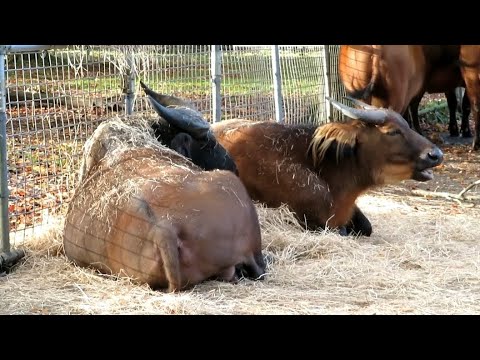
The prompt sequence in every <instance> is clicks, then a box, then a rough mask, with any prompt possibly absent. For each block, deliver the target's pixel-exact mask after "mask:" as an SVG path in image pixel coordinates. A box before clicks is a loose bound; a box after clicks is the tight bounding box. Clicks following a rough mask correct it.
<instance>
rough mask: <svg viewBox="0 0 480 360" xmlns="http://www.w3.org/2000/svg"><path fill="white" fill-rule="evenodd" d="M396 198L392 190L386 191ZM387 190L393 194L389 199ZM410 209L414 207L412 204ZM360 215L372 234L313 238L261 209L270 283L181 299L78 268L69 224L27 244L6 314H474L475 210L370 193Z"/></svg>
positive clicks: (477, 296) (1, 307)
mask: <svg viewBox="0 0 480 360" xmlns="http://www.w3.org/2000/svg"><path fill="white" fill-rule="evenodd" d="M389 189H390V190H391V189H394V187H389ZM387 190H388V189H387ZM406 200H407V201H406ZM358 203H359V206H360V207H361V208H362V210H364V212H365V213H366V215H367V216H369V218H370V220H371V221H372V224H373V226H374V233H373V234H372V236H371V237H370V238H366V237H359V238H355V237H341V236H339V235H337V234H336V233H332V232H329V231H324V232H317V233H313V232H308V231H305V230H304V229H303V228H302V227H301V226H300V225H299V224H298V222H297V221H296V220H295V218H294V217H293V214H292V213H291V212H290V211H289V210H288V209H287V208H285V207H281V208H279V209H268V208H265V207H263V206H262V205H260V204H257V205H256V206H257V211H258V214H259V218H260V223H261V227H262V237H263V248H264V250H265V252H266V253H267V254H269V255H271V259H272V260H273V261H272V262H271V263H269V264H268V269H267V271H268V274H267V277H266V279H265V280H264V281H262V282H260V281H250V280H242V281H241V282H240V283H238V284H230V283H224V282H217V281H207V282H204V283H202V284H200V285H197V286H196V287H194V288H193V289H191V290H188V291H183V292H179V293H176V294H166V293H163V292H158V291H152V290H151V289H150V288H149V287H148V286H147V285H143V286H142V285H137V284H135V283H134V282H132V281H130V279H127V278H116V277H114V276H108V275H101V274H98V273H97V272H96V271H94V270H92V269H85V268H80V267H76V266H74V265H73V264H72V263H70V262H69V261H68V260H67V259H66V257H65V255H64V254H63V252H62V241H63V240H62V232H63V219H59V221H58V223H57V224H56V225H55V226H53V227H52V229H51V230H50V232H49V233H46V234H44V235H43V236H42V237H37V238H35V239H31V240H29V241H27V242H25V243H24V245H23V246H24V247H25V248H26V250H27V252H28V255H27V256H26V258H25V259H24V261H23V262H22V264H21V265H20V266H18V267H17V268H16V269H15V271H14V272H12V273H11V274H9V275H8V276H6V277H3V278H0V297H1V298H2V302H1V303H0V313H1V314H32V313H33V314H373V313H376V314H402V313H406V314H411V313H416V314H477V313H480V301H479V300H480V277H479V272H478V269H479V266H480V262H479V260H480V256H479V254H480V246H479V244H478V241H477V238H476V236H475V234H474V232H473V231H471V230H472V229H478V228H480V216H479V215H478V214H477V212H478V210H477V209H475V208H467V207H460V208H457V210H456V213H455V214H452V213H451V203H448V202H445V201H443V200H441V199H438V200H437V199H431V200H429V201H425V200H423V201H422V200H421V199H420V198H418V197H411V196H410V197H409V196H407V195H402V196H398V195H396V194H395V192H393V193H392V192H389V191H385V189H383V190H378V191H372V192H369V193H368V194H365V195H363V196H362V197H361V198H360V199H359V201H358Z"/></svg>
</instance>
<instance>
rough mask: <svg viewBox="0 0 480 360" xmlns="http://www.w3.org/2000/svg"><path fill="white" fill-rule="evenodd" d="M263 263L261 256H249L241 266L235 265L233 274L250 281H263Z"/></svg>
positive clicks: (264, 266) (260, 254)
mask: <svg viewBox="0 0 480 360" xmlns="http://www.w3.org/2000/svg"><path fill="white" fill-rule="evenodd" d="M265 269H266V265H265V261H264V259H263V254H262V253H261V252H260V253H259V254H255V255H252V256H250V259H249V260H248V261H246V262H245V263H243V264H240V265H237V266H236V267H235V273H236V276H238V277H245V278H247V279H252V280H263V275H265Z"/></svg>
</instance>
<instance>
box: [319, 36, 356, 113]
mask: <svg viewBox="0 0 480 360" xmlns="http://www.w3.org/2000/svg"><path fill="white" fill-rule="evenodd" d="M325 46H326V47H327V53H328V56H329V71H328V73H329V84H330V96H331V97H332V98H333V99H335V100H338V101H341V102H343V103H347V104H348V105H353V104H351V103H349V101H347V100H346V99H345V98H344V96H345V95H346V94H347V93H346V91H345V86H344V85H343V83H342V81H341V80H340V76H339V75H338V56H339V52H340V45H325ZM330 117H331V120H334V121H335V120H340V119H342V118H343V115H342V113H341V112H340V111H339V110H337V109H333V110H332V112H331V116H330Z"/></svg>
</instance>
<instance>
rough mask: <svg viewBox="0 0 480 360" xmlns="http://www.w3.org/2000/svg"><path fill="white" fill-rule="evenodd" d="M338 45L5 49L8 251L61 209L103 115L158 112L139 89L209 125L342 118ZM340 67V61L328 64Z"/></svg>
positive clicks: (3, 213)
mask: <svg viewBox="0 0 480 360" xmlns="http://www.w3.org/2000/svg"><path fill="white" fill-rule="evenodd" d="M337 56H338V46H333V45H315V46H313V45H309V46H298V45H296V46H286V45H264V46H257V45H255V46H238V45H175V46H172V45H155V46H138V45H137V46H87V45H82V46H77V45H68V46H52V45H22V46H17V45H4V46H0V57H1V59H0V66H2V67H1V68H0V94H1V103H0V141H1V143H0V146H1V154H2V155H1V157H0V165H1V168H0V175H1V187H0V199H1V207H0V209H1V210H0V227H1V229H0V231H1V236H2V252H8V251H9V250H10V247H11V246H13V247H15V246H16V245H18V244H19V243H20V242H21V241H23V240H24V239H25V238H26V237H27V236H28V235H29V234H33V235H35V234H38V232H40V231H42V229H44V228H45V226H48V225H49V224H50V223H51V222H52V221H54V220H55V218H56V217H58V216H59V215H61V214H62V213H64V211H65V208H66V204H68V200H69V199H70V196H71V194H72V190H73V189H74V186H75V183H76V181H77V170H78V168H79V162H80V159H81V155H82V146H83V143H84V142H85V140H86V139H87V137H89V136H90V135H91V134H92V132H93V131H94V130H95V128H96V127H97V126H98V124H99V123H100V122H102V121H104V120H105V119H107V118H109V117H112V116H116V115H125V114H130V113H132V112H135V113H138V112H144V113H152V110H151V108H150V106H149V103H148V101H147V99H146V97H145V96H144V94H143V91H142V90H141V88H140V86H139V80H143V81H144V82H145V83H146V84H147V85H148V86H149V87H150V88H152V89H154V90H155V91H158V92H161V93H166V94H169V95H174V96H178V97H181V98H184V99H187V100H190V101H191V102H192V103H193V104H194V105H195V106H197V108H198V109H199V111H201V112H202V114H203V115H204V117H205V119H206V120H207V121H210V122H215V121H220V120H223V119H229V118H235V117H241V118H247V119H252V120H271V121H275V120H276V121H283V122H285V123H289V124H305V123H314V124H320V123H323V122H326V121H327V119H329V116H330V115H331V116H330V118H332V119H338V118H339V114H338V113H336V112H335V111H333V110H332V109H330V108H329V106H327V105H326V102H325V95H327V94H330V96H333V97H334V98H340V97H342V96H343V94H344V90H343V87H342V86H341V84H340V81H339V79H338V76H337V75H336V71H335V66H336V63H337V61H336V57H337ZM331 64H333V65H331Z"/></svg>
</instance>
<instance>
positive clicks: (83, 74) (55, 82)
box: [6, 46, 123, 245]
mask: <svg viewBox="0 0 480 360" xmlns="http://www.w3.org/2000/svg"><path fill="white" fill-rule="evenodd" d="M115 57H116V56H115V54H114V52H112V51H109V50H107V49H105V48H101V47H89V46H70V47H67V48H66V49H63V50H55V51H44V52H32V53H23V54H10V55H8V56H7V63H6V90H7V91H6V112H7V118H8V122H7V149H8V151H7V157H8V170H9V193H10V196H9V214H10V230H11V231H13V233H12V236H11V241H12V242H13V245H14V243H15V240H16V239H17V238H22V237H23V236H24V235H25V234H24V233H23V232H22V231H25V230H26V229H27V228H32V229H33V228H35V226H38V225H41V224H46V223H48V222H49V220H51V218H52V217H54V216H55V214H57V213H58V212H60V211H61V208H62V205H64V204H65V201H66V200H68V199H69V197H70V194H71V190H72V189H73V186H74V184H75V181H76V170H77V169H78V163H79V159H80V156H81V153H82V145H83V142H84V140H85V139H86V138H87V137H88V136H89V135H90V134H91V133H92V132H93V130H94V128H95V127H96V125H97V124H98V122H99V121H100V119H101V118H104V117H106V116H111V115H112V114H113V113H116V112H118V111H122V110H123V102H122V101H121V98H122V86H121V80H122V78H121V77H120V76H119V69H118V68H117V67H115V65H114V63H113V62H112V59H114V58H115Z"/></svg>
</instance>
